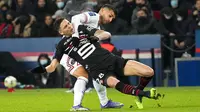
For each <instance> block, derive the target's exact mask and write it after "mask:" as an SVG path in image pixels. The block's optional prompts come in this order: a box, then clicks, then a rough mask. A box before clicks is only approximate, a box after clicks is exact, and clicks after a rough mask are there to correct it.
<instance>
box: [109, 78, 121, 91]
mask: <svg viewBox="0 0 200 112" xmlns="http://www.w3.org/2000/svg"><path fill="white" fill-rule="evenodd" d="M118 82H119V80H118V79H117V78H115V77H113V76H110V77H109V78H107V85H108V86H109V87H111V88H115V86H116V85H117V83H118Z"/></svg>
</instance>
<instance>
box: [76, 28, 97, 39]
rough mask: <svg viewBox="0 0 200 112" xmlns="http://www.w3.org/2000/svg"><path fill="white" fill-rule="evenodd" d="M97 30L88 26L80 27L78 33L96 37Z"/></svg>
mask: <svg viewBox="0 0 200 112" xmlns="http://www.w3.org/2000/svg"><path fill="white" fill-rule="evenodd" d="M97 30H98V29H97V28H93V27H89V26H86V25H79V26H78V31H79V32H80V31H83V32H84V33H86V34H88V35H89V36H94V34H95V32H96V31H97Z"/></svg>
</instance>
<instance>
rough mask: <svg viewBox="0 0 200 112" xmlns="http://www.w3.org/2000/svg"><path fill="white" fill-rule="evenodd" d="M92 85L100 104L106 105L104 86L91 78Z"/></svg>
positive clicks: (106, 98)
mask: <svg viewBox="0 0 200 112" xmlns="http://www.w3.org/2000/svg"><path fill="white" fill-rule="evenodd" d="M93 86H94V88H95V90H96V92H97V94H98V96H99V100H100V103H101V105H102V106H104V105H106V104H107V103H108V97H107V91H106V87H105V86H103V85H101V84H99V83H97V82H96V81H95V80H93Z"/></svg>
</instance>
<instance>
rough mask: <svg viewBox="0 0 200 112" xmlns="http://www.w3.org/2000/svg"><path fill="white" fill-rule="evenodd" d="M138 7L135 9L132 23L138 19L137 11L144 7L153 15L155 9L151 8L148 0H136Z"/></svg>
mask: <svg viewBox="0 0 200 112" xmlns="http://www.w3.org/2000/svg"><path fill="white" fill-rule="evenodd" d="M135 3H136V8H135V9H134V10H133V13H132V19H131V24H132V23H135V21H137V12H138V10H140V9H144V10H146V11H147V12H148V13H149V17H150V16H152V17H153V11H152V10H151V7H150V4H149V2H148V1H147V0H135Z"/></svg>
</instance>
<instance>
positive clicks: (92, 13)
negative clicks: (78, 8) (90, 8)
mask: <svg viewBox="0 0 200 112" xmlns="http://www.w3.org/2000/svg"><path fill="white" fill-rule="evenodd" d="M88 14H89V15H90V16H96V13H95V12H88Z"/></svg>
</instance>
